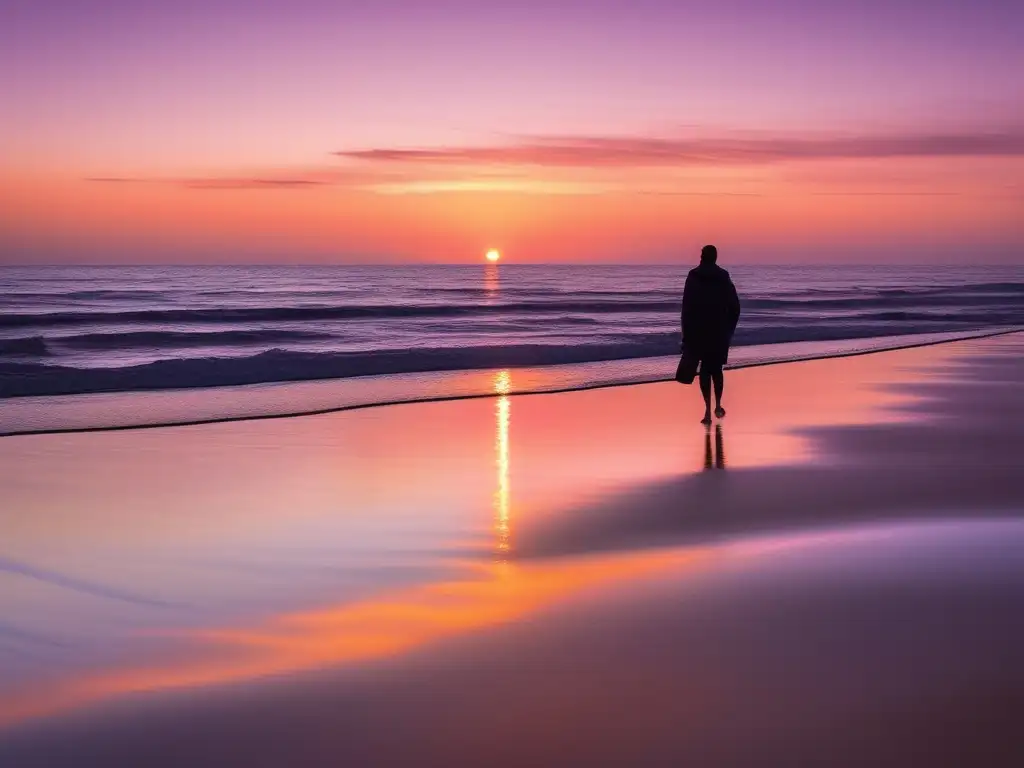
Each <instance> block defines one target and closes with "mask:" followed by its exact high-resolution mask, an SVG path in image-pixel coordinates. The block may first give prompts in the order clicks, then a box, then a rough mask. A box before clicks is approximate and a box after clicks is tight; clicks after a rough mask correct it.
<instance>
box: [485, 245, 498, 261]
mask: <svg viewBox="0 0 1024 768" xmlns="http://www.w3.org/2000/svg"><path fill="white" fill-rule="evenodd" d="M486 258H487V260H488V261H497V260H498V259H500V258H501V253H500V252H499V251H498V249H497V248H491V250H489V251H488V252H487V257H486Z"/></svg>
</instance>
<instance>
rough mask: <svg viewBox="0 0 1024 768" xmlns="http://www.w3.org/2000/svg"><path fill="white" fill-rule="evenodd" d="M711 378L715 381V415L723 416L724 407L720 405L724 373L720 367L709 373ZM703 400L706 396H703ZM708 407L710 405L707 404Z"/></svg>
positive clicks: (723, 387) (723, 386)
mask: <svg viewBox="0 0 1024 768" xmlns="http://www.w3.org/2000/svg"><path fill="white" fill-rule="evenodd" d="M711 379H712V381H714V383H715V416H717V417H718V418H722V417H723V416H725V408H723V407H722V391H723V390H724V389H725V374H724V373H722V369H721V368H719V369H718V370H717V371H713V372H712V373H711ZM704 399H705V400H707V399H708V398H707V397H705V398H704ZM708 408H709V409H710V408H711V406H710V405H709V406H708Z"/></svg>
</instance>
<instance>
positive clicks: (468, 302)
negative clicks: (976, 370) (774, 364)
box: [0, 264, 1024, 433]
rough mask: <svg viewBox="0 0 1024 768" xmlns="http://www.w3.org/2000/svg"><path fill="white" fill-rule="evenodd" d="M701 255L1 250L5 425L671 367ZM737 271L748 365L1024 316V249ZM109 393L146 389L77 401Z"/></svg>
mask: <svg viewBox="0 0 1024 768" xmlns="http://www.w3.org/2000/svg"><path fill="white" fill-rule="evenodd" d="M689 266H690V265H688V264H687V265H683V264H680V265H678V266H675V265H671V266H663V265H657V266H655V265H635V266H582V265H514V264H503V265H501V266H493V265H480V266H440V265H431V266H400V267H399V266H388V267H374V266H329V267H298V266H289V267H213V266H205V267H75V268H71V267H46V268H42V267H39V268H27V267H8V268H2V269H0V397H2V398H4V410H6V411H7V412H8V415H6V416H3V417H0V432H7V433H10V432H13V431H32V430H33V429H38V430H44V431H45V430H52V429H62V428H68V429H72V428H98V427H107V426H132V425H136V424H144V423H145V424H149V423H165V422H175V423H177V422H190V421H206V420H217V419H222V418H242V417H251V416H265V415H280V413H283V412H287V413H301V412H309V411H313V410H330V409H332V408H343V407H352V406H359V405H372V404H376V403H379V402H399V401H407V400H419V399H437V398H442V397H450V396H473V395H480V394H487V393H491V394H493V392H494V391H496V390H495V387H494V384H493V381H492V378H493V376H492V377H491V378H488V376H490V374H488V373H487V372H494V371H498V372H501V371H505V373H504V374H503V375H504V377H505V378H504V381H505V383H504V384H502V385H500V386H499V387H498V389H500V390H504V392H503V393H514V392H518V391H544V390H551V389H567V388H576V387H585V386H599V385H606V384H616V383H630V382H633V381H646V380H657V379H659V378H668V377H670V376H671V372H672V371H671V370H670V368H671V365H670V359H671V356H672V355H674V354H676V353H677V352H678V346H679V328H678V326H679V305H680V296H681V292H682V286H683V281H684V279H685V277H686V272H687V269H688V268H689ZM725 266H726V267H729V265H725ZM730 272H731V273H732V275H733V279H734V281H735V283H736V285H737V288H738V290H739V293H740V296H741V300H742V304H743V316H742V319H741V321H740V326H739V328H738V330H737V332H736V337H735V339H734V345H735V351H734V354H733V356H732V358H731V362H732V363H733V364H739V365H749V364H754V363H758V362H770V361H775V360H785V359H796V358H799V357H815V356H823V355H832V354H846V353H850V352H856V351H866V350H870V349H873V348H885V347H887V346H900V345H906V344H912V343H920V342H924V341H932V340H942V339H944V338H957V337H961V336H964V335H972V334H977V333H982V332H990V331H994V330H1000V329H1008V328H1016V327H1021V326H1024V266H985V267H981V266H976V267H902V266H901V267H890V266H857V267H822V266H815V267H806V266H800V267H796V266H793V267H784V266H770V267H766V266H742V265H741V266H735V267H731V268H730ZM468 374H472V375H468ZM478 374H479V375H478ZM485 374H486V375H485ZM286 382H315V385H314V384H310V385H307V386H305V387H301V386H297V385H292V386H290V387H287V388H285V389H282V388H281V385H282V384H283V383H286ZM253 385H259V386H256V387H255V388H253ZM247 387H248V389H246V388H247ZM239 388H242V389H243V390H244V391H245V392H246V394H247V397H246V398H243V399H245V400H247V401H250V402H249V403H248V405H245V404H239V403H238V400H239V397H238V396H237V394H238V391H239ZM200 391H205V393H206V394H205V395H200ZM104 393H105V394H106V395H107V396H108V400H102V399H97V396H99V395H100V394H104ZM110 393H138V397H137V398H136V400H135V401H133V402H136V403H137V406H136V407H135V408H128V409H125V408H124V403H125V402H129V401H125V400H124V399H121V400H119V401H118V402H119V403H120V406H119V407H120V410H121V414H120V416H118V417H116V418H115V417H114V416H113V415H110V414H107V415H91V416H88V417H85V416H82V415H81V414H82V413H83V412H84V411H90V412H97V411H98V412H99V413H101V414H102V413H103V408H102V407H101V404H102V403H103V402H109V395H110ZM160 393H163V394H160ZM83 395H91V396H93V399H91V400H88V399H82V398H81V397H80V396H83ZM143 395H148V396H146V397H142V396H143ZM25 398H27V399H28V401H29V402H25V403H22V404H21V405H20V406H19V409H18V410H19V413H15V410H16V409H14V408H13V406H14V405H15V404H17V403H18V402H19V401H20V400H22V399H25ZM69 398H72V399H71V400H69ZM75 398H77V399H75ZM139 398H141V399H139ZM161 403H162V404H163V405H161ZM183 403H185V404H184V405H183ZM218 403H219V405H218ZM169 404H173V405H169ZM44 405H45V406H46V407H45V408H44ZM249 406H251V407H249ZM26 409H27V410H30V411H32V413H33V414H34V415H33V416H32V417H31V419H29V420H28V421H26V418H28V417H26V416H24V414H23V412H24V411H26ZM90 409H91V410H90ZM47 410H52V411H53V412H54V413H56V414H57V415H55V416H47V415H46V411H47ZM114 410H117V409H114ZM126 411H127V412H126ZM68 413H78V414H79V415H78V416H77V417H75V416H69V415H66V414H68ZM61 414H65V415H61Z"/></svg>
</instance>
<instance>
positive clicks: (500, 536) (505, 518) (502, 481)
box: [494, 370, 512, 557]
mask: <svg viewBox="0 0 1024 768" xmlns="http://www.w3.org/2000/svg"><path fill="white" fill-rule="evenodd" d="M511 390H512V373H511V372H510V371H507V370H505V371H498V373H496V374H495V376H494V391H495V393H497V394H498V398H497V400H496V401H495V405H494V410H495V421H496V423H495V430H494V432H495V434H494V463H495V465H496V467H497V470H498V480H497V487H496V488H495V491H494V530H495V533H496V537H497V545H496V548H497V554H498V557H505V556H506V555H507V554H508V553H509V551H510V548H511V540H510V529H509V485H508V454H509V451H508V445H509V443H508V427H509V420H510V418H511V414H512V403H511V400H510V399H509V395H508V393H509V392H510V391H511Z"/></svg>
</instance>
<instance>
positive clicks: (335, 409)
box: [0, 328, 1024, 439]
mask: <svg viewBox="0 0 1024 768" xmlns="http://www.w3.org/2000/svg"><path fill="white" fill-rule="evenodd" d="M963 333H965V334H966V333H969V334H971V335H964V336H958V337H957V338H952V339H940V340H929V341H922V342H917V343H913V342H910V343H905V344H900V345H898V346H891V347H880V348H875V349H866V350H852V351H843V352H837V353H832V354H821V355H813V356H806V357H799V356H798V357H794V358H790V359H785V360H768V361H758V362H750V363H739V364H728V365H727V366H726V370H729V371H739V370H746V369H751V368H762V367H766V366H776V365H787V364H791V363H804V362H813V361H817V360H837V359H845V358H854V357H862V356H865V355H876V354H882V353H885V352H895V351H900V350H909V349H921V348H924V347H932V346H937V345H942V344H957V343H962V342H969V341H978V340H982V339H991V338H997V337H1000V336H1010V335H1013V334H1017V333H1024V328H1013V329H1005V328H1001V329H998V330H993V331H978V332H977V333H974V332H967V331H965V332H963ZM921 335H928V334H921ZM886 338H898V336H893V337H888V336H878V337H866V338H864V339H848V340H841V341H851V342H857V341H868V340H883V339H886ZM783 343H788V342H783ZM797 343H803V342H797ZM761 346H772V345H761ZM736 349H741V348H740V347H737V348H736ZM636 359H637V360H655V359H658V360H660V359H665V360H671V359H674V356H669V357H665V358H636ZM592 362H593V363H602V362H612V363H615V362H623V361H621V360H612V361H592ZM586 364H588V363H577V364H570V365H586ZM539 367H540V368H545V367H548V368H550V367H555V366H539ZM499 370H509V371H513V372H514V371H515V370H517V369H516V368H509V369H499V368H488V369H471V370H465V371H461V370H460V371H437V372H433V373H451V374H488V373H494V372H496V371H499ZM427 373H431V372H427ZM368 378H376V377H349V378H341V379H338V378H333V379H302V380H295V381H273V382H256V383H251V384H240V385H225V386H214V387H190V388H183V389H166V390H126V391H116V392H87V393H81V394H74V395H14V396H11V397H7V398H4V399H5V400H7V401H18V400H27V399H30V398H32V399H40V400H42V399H46V398H56V397H61V398H83V397H94V396H105V397H116V396H122V395H123V396H129V397H130V396H136V395H146V394H150V393H170V394H173V393H176V392H178V393H185V392H187V393H200V392H225V391H231V392H236V391H238V390H244V389H245V388H247V387H265V386H288V385H301V384H307V383H314V384H315V383H326V382H332V383H342V382H346V381H353V380H357V379H362V380H364V381H365V380H366V379H368ZM669 381H672V378H671V376H669V377H666V378H663V379H651V380H643V381H628V382H607V383H604V382H597V383H593V384H580V385H573V386H568V387H560V388H541V389H532V390H519V391H509V392H494V391H491V392H482V393H478V394H456V395H439V396H433V397H431V396H427V397H420V398H414V399H398V400H386V401H380V402H370V403H356V404H349V405H340V406H332V407H327V408H315V409H308V410H296V411H289V412H286V413H266V414H252V415H241V416H224V417H210V418H202V419H182V420H174V421H166V422H159V423H151V424H114V425H99V426H90V427H67V428H52V429H36V430H33V429H28V430H12V431H3V430H2V429H0V439H2V438H5V437H27V436H31V435H40V436H42V435H66V434H80V433H82V434H85V433H95V432H124V431H130V430H150V429H165V428H174V427H196V426H202V425H205V424H231V423H238V422H246V421H268V420H276V419H294V418H301V417H305V416H323V415H328V414H332V413H344V412H347V411H359V410H367V409H372V408H383V407H387V406H395V405H414V404H417V403H446V402H459V401H464V400H480V399H487V398H494V397H501V396H507V397H522V396H532V395H555V394H566V393H571V392H587V391H595V390H604V389H613V388H621V387H633V386H640V385H644V384H658V383H664V382H669Z"/></svg>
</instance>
